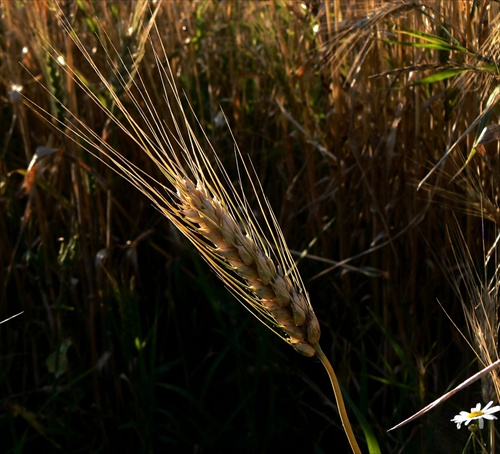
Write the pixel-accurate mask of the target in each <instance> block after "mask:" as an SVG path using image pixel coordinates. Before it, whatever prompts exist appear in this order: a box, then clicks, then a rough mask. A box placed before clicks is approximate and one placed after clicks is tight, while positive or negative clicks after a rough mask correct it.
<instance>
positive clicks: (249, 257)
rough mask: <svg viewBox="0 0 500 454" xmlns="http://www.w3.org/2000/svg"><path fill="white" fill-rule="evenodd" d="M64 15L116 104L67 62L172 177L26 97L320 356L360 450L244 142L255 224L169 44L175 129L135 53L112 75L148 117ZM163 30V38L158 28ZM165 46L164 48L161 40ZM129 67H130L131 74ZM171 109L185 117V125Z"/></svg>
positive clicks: (164, 67)
mask: <svg viewBox="0 0 500 454" xmlns="http://www.w3.org/2000/svg"><path fill="white" fill-rule="evenodd" d="M158 8H159V6H158ZM156 11H157V10H155V13H156ZM154 17H155V14H152V19H151V21H153V20H154ZM60 18H61V24H62V27H63V28H64V29H65V31H66V32H67V33H68V35H69V36H70V37H71V39H72V40H73V42H74V44H75V45H76V47H77V48H78V49H79V50H80V52H81V53H82V55H83V56H84V57H85V59H86V60H87V62H88V64H89V65H90V66H91V67H92V68H93V70H94V71H95V72H96V74H97V76H98V77H99V79H100V82H101V83H102V84H103V86H104V87H105V88H106V90H107V91H108V92H109V95H110V96H111V99H112V102H113V104H114V107H113V108H107V107H105V106H103V105H102V104H101V102H100V101H99V99H98V98H97V96H96V95H95V94H94V93H92V91H91V90H90V89H89V88H88V87H87V85H86V84H85V81H84V80H83V79H82V78H81V76H80V75H79V73H78V72H76V71H74V69H73V68H71V67H69V66H67V65H65V64H64V63H63V64H62V65H61V69H62V70H64V71H65V72H66V74H67V75H68V77H71V78H72V79H73V80H74V82H75V83H76V84H77V85H78V86H79V87H80V88H81V89H82V90H84V92H85V93H86V94H87V96H89V97H90V98H91V99H93V100H94V101H95V103H96V104H97V105H98V106H99V107H100V108H101V109H102V110H103V111H104V113H105V114H106V116H107V117H108V120H109V121H110V122H112V123H114V124H115V125H116V126H117V127H118V128H119V129H121V130H122V131H123V132H124V133H125V134H127V135H128V136H129V138H130V139H132V140H133V141H134V142H135V144H136V145H137V148H138V149H139V150H140V151H141V152H143V153H144V154H146V155H147V156H148V157H149V158H150V159H151V160H152V161H153V162H154V164H155V165H156V166H157V167H158V169H159V170H160V171H161V173H162V175H163V176H164V177H165V179H166V182H161V181H159V180H158V179H155V178H153V176H151V175H148V174H146V173H145V172H144V171H142V170H141V169H140V168H138V167H137V166H136V165H134V164H133V163H132V162H131V161H129V160H128V159H127V158H125V157H124V155H123V154H122V153H120V151H119V150H116V149H115V148H113V147H112V146H111V145H109V144H108V143H107V142H106V141H105V140H104V139H102V138H101V137H100V136H99V135H98V134H96V133H95V132H94V131H92V130H91V129H90V128H89V127H88V126H87V125H86V124H85V123H84V122H83V121H82V120H80V119H79V118H76V117H75V116H74V115H72V113H71V112H70V111H69V110H68V109H67V108H65V111H66V115H67V116H68V117H70V118H71V126H70V129H69V132H68V130H67V129H66V127H67V125H66V124H63V123H62V122H61V121H59V120H58V119H57V118H54V117H53V116H51V115H50V113H48V112H46V111H44V110H42V109H41V108H40V107H39V106H37V105H36V104H35V103H33V102H31V101H30V100H29V99H27V100H26V102H27V103H28V104H29V105H30V107H31V108H32V109H33V110H35V111H37V112H38V113H39V114H41V115H42V116H44V117H45V118H47V117H52V121H53V122H54V123H56V128H57V129H59V131H61V132H62V133H63V134H65V135H67V137H69V138H70V139H72V140H74V141H75V142H76V143H78V145H79V146H80V147H82V148H84V149H86V150H87V151H89V152H90V153H92V154H93V155H94V156H95V157H97V158H98V159H100V160H103V162H105V163H106V164H107V165H109V166H110V167H111V168H112V169H113V170H114V171H116V172H117V173H118V174H120V175H122V176H123V177H124V178H125V179H127V180H128V181H129V182H130V183H131V184H132V185H134V186H135V187H136V188H137V189H138V190H139V191H141V192H142V193H143V194H145V195H146V196H147V197H148V198H149V199H150V200H151V201H152V202H153V203H154V205H155V206H156V207H157V208H158V209H159V210H160V211H161V212H162V213H163V214H164V215H165V216H166V217H167V218H168V219H169V220H170V221H172V222H173V224H174V225H175V226H176V227H177V228H178V229H179V230H180V231H181V232H182V233H183V234H184V235H185V236H186V237H187V239H189V241H190V242H191V243H192V244H193V245H194V246H195V248H196V249H197V250H198V252H199V253H200V254H201V255H202V257H203V258H204V259H205V260H206V261H207V263H208V264H209V265H210V267H211V268H212V270H213V271H214V272H215V273H216V275H217V276H218V277H219V278H220V279H221V280H222V281H223V282H224V284H225V285H226V287H227V288H228V289H229V290H230V291H231V292H232V293H233V294H234V295H235V296H236V297H237V298H238V299H239V301H240V302H241V303H242V304H243V305H244V306H245V307H246V308H247V309H248V310H249V311H250V312H251V313H252V314H253V315H254V316H256V318H257V319H258V320H259V321H261V322H262V323H264V324H265V325H266V326H267V327H268V328H270V329H271V330H272V331H273V332H275V333H276V334H277V335H278V336H279V337H280V338H281V339H283V340H284V341H286V342H287V343H289V344H290V345H291V346H292V347H294V348H295V350H297V351H298V352H299V353H301V354H303V355H305V356H309V357H312V356H315V355H316V356H318V358H319V359H320V360H321V362H322V364H323V365H324V367H325V369H326V371H327V372H328V374H329V377H330V379H331V382H332V386H333V389H334V394H335V398H336V401H337V404H338V408H339V413H340V416H341V420H342V424H343V426H344V429H345V432H346V435H347V437H348V439H349V443H350V445H351V448H352V450H353V452H354V453H360V452H361V451H360V449H359V446H358V444H357V442H356V439H355V437H354V434H353V431H352V428H351V425H350V423H349V419H348V417H347V412H346V410H345V406H344V403H343V400H342V395H341V392H340V388H339V385H338V381H337V379H336V376H335V373H334V371H333V368H332V366H331V364H330V362H329V360H328V359H327V357H326V356H325V355H324V354H323V352H322V350H321V348H320V346H319V339H320V325H319V322H318V319H317V317H316V315H315V313H314V311H313V308H312V306H311V303H310V300H309V296H308V294H307V292H306V290H305V287H304V284H303V282H302V279H301V277H300V275H299V273H298V271H297V268H296V266H295V263H294V261H293V259H292V257H291V254H290V252H289V249H288V247H287V245H286V242H285V240H284V238H283V234H282V232H281V229H280V227H279V224H278V222H277V220H276V218H275V216H274V214H273V212H272V210H271V207H270V206H269V203H268V202H267V199H266V198H265V196H264V194H263V193H262V188H261V187H260V185H259V184H258V183H254V181H256V179H255V175H254V174H253V172H251V170H250V169H249V168H248V166H247V165H246V164H245V162H244V160H243V158H242V156H241V153H240V152H239V150H238V149H237V148H236V158H237V160H238V162H239V165H240V167H241V168H242V169H243V171H242V172H241V174H242V175H240V178H239V180H238V185H239V186H240V187H244V186H245V184H244V183H243V181H242V178H243V177H246V181H247V183H246V185H247V186H249V187H250V188H251V192H253V194H254V195H255V197H256V200H257V204H258V207H257V208H258V211H259V212H260V215H261V218H262V219H263V221H261V222H260V223H259V222H257V219H256V215H255V214H254V211H253V209H250V207H249V206H248V199H247V197H246V196H245V191H244V190H243V189H241V190H240V191H238V190H237V189H236V186H235V184H233V183H232V181H231V180H230V178H229V176H228V174H227V173H226V171H225V169H224V168H223V166H222V163H221V162H220V161H219V159H218V158H217V155H216V154H215V152H214V151H213V149H211V146H210V143H209V141H208V138H207V137H206V136H204V133H203V132H202V133H201V134H202V135H203V136H204V137H203V139H204V142H206V144H207V145H206V146H208V147H209V148H210V151H211V153H210V156H211V159H210V158H209V155H208V154H207V152H206V150H205V149H204V147H203V146H202V145H201V144H200V142H199V141H198V138H197V134H196V133H195V132H194V130H193V129H192V127H191V125H190V123H189V120H188V118H187V115H186V112H185V111H184V108H183V105H182V102H181V97H180V95H179V93H178V90H177V88H176V85H175V81H174V78H173V75H172V72H171V70H170V67H169V63H168V60H167V58H166V54H165V51H164V49H163V47H161V50H162V52H160V53H158V52H157V51H156V50H155V47H154V45H153V41H152V38H150V39H151V48H152V52H153V55H154V58H155V60H156V63H157V68H158V71H159V76H160V80H161V84H162V85H163V90H164V97H165V103H166V105H165V107H166V108H167V109H168V111H169V113H170V117H169V120H170V121H171V122H172V124H173V127H172V129H169V128H167V127H166V126H165V122H164V118H163V115H164V113H162V114H160V113H159V112H158V111H157V108H156V106H155V103H154V102H153V101H152V99H151V97H150V95H149V92H148V88H147V85H146V84H145V82H144V81H143V79H142V77H141V74H140V72H139V70H138V64H139V62H138V61H135V62H134V67H133V68H127V65H126V64H125V63H124V61H123V60H122V59H121V57H120V56H119V54H118V53H117V52H116V49H113V52H116V58H117V59H118V62H115V63H112V64H113V65H114V69H113V75H114V77H115V78H116V79H117V80H119V81H120V87H121V91H122V92H123V93H125V94H126V95H127V97H128V100H129V102H131V103H132V105H133V106H134V108H133V109H134V111H135V113H137V114H139V120H140V121H141V123H139V120H136V119H135V118H134V117H133V116H132V114H131V111H130V110H129V109H130V108H129V107H126V106H125V105H124V104H123V102H122V100H121V99H120V98H121V97H122V96H118V94H117V90H116V89H115V88H114V87H113V86H112V85H111V84H110V82H109V81H108V80H107V79H106V78H105V76H104V75H103V74H102V73H101V71H100V70H99V68H98V67H97V66H96V64H95V63H94V61H93V59H92V57H91V56H90V55H89V54H88V52H87V50H86V48H85V46H84V45H83V43H82V42H81V41H80V39H79V38H78V35H77V34H76V32H75V31H74V30H73V29H72V28H71V26H70V25H69V23H68V22H67V20H66V19H65V17H64V16H63V15H62V13H60ZM150 28H151V23H148V24H146V25H145V27H144V29H145V30H146V31H145V33H148V32H149V29H150ZM103 32H104V29H103ZM104 34H105V32H104ZM156 37H157V38H159V34H158V32H157V31H156ZM142 41H145V40H142ZM158 45H159V46H162V44H161V40H159V44H158ZM43 47H44V48H45V49H46V51H47V52H48V53H50V54H51V56H52V58H53V59H54V60H55V61H58V62H59V63H61V59H58V54H57V53H56V52H55V50H54V49H53V48H52V47H51V46H50V44H49V43H44V44H43ZM140 54H142V53H140ZM161 56H163V58H161ZM106 57H107V58H108V60H109V61H113V58H112V56H111V55H109V54H107V55H106ZM116 58H115V59H116ZM124 67H125V68H127V69H126V71H125V73H124V71H123V68H124ZM118 68H120V70H118ZM133 90H134V91H133ZM135 92H137V93H138V95H136V94H134V93H135ZM174 110H175V111H176V112H177V113H178V115H180V118H181V122H180V123H179V122H178V121H177V119H176V118H177V117H176V115H174ZM115 111H118V112H120V114H121V115H122V116H123V118H124V120H121V119H120V118H118V116H116V115H115V114H114V112H115ZM141 124H142V125H145V126H141ZM212 161H215V162H214V163H212ZM167 183H168V184H167ZM253 208H256V207H253ZM268 238H270V239H268Z"/></svg>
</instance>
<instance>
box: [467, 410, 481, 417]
mask: <svg viewBox="0 0 500 454" xmlns="http://www.w3.org/2000/svg"><path fill="white" fill-rule="evenodd" d="M483 415H484V411H471V412H470V413H469V414H468V415H467V418H477V417H478V416H483Z"/></svg>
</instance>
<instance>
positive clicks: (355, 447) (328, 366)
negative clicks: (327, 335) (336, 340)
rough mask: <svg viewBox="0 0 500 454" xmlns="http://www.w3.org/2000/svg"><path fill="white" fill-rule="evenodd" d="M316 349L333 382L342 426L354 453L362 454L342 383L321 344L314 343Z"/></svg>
mask: <svg viewBox="0 0 500 454" xmlns="http://www.w3.org/2000/svg"><path fill="white" fill-rule="evenodd" d="M314 349H315V350H316V353H317V355H318V358H319V359H320V361H321V362H322V363H323V366H325V369H326V372H327V373H328V376H329V377H330V382H331V383H332V388H333V394H334V395H335V401H336V402H337V408H338V409H339V414H340V420H341V421H342V426H343V427H344V431H345V434H346V435H347V438H348V439H349V444H350V445H351V449H352V452H353V453H354V454H361V449H359V446H358V442H357V441H356V438H355V437H354V432H353V431H352V427H351V423H350V422H349V417H348V416H347V411H346V409H345V405H344V399H343V398H342V392H341V390H340V385H339V382H338V380H337V376H336V375H335V372H334V370H333V367H332V365H331V364H330V361H329V360H328V358H327V357H326V356H325V354H324V353H323V350H321V347H320V346H319V344H316V345H314Z"/></svg>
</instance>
